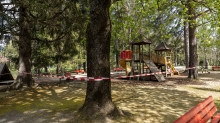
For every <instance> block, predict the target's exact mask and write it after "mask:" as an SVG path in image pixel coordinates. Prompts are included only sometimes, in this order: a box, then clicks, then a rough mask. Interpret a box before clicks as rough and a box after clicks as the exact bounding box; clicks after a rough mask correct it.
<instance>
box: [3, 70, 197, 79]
mask: <svg viewBox="0 0 220 123" xmlns="http://www.w3.org/2000/svg"><path fill="white" fill-rule="evenodd" d="M190 69H195V67H190V68H186V69H182V70H190ZM20 73H22V74H30V75H35V76H43V77H48V78H59V79H69V80H74V81H76V80H78V81H102V80H108V79H120V78H135V77H144V76H152V75H158V74H164V73H166V72H154V73H147V74H138V75H130V76H118V77H113V78H108V77H78V78H75V76H58V75H57V76H56V75H40V74H32V73H30V72H20ZM5 74H10V73H4V74H0V75H5Z"/></svg>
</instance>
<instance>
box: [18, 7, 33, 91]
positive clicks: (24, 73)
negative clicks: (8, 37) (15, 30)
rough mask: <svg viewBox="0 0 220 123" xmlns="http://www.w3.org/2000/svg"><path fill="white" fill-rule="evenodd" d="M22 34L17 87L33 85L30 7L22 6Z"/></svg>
mask: <svg viewBox="0 0 220 123" xmlns="http://www.w3.org/2000/svg"><path fill="white" fill-rule="evenodd" d="M19 9H20V11H19V12H20V21H19V25H20V35H19V42H18V46H19V68H18V71H19V73H18V76H17V82H16V86H15V88H19V87H22V86H23V84H27V86H28V87H31V86H32V85H33V81H32V75H31V74H30V73H31V37H30V26H29V21H28V17H29V15H28V9H27V8H26V7H23V6H21V7H20V8H19Z"/></svg>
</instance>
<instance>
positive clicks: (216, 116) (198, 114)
mask: <svg viewBox="0 0 220 123" xmlns="http://www.w3.org/2000/svg"><path fill="white" fill-rule="evenodd" d="M209 120H210V121H211V122H210V123H219V122H220V113H217V108H216V106H215V104H214V101H213V98H212V96H209V97H208V98H206V99H205V100H203V101H202V102H200V103H199V104H197V105H196V106H195V107H194V108H192V109H191V110H189V111H188V112H186V113H185V114H184V115H182V116H181V117H180V118H178V119H177V120H176V121H174V123H206V122H207V121H209Z"/></svg>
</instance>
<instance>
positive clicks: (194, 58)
mask: <svg viewBox="0 0 220 123" xmlns="http://www.w3.org/2000/svg"><path fill="white" fill-rule="evenodd" d="M192 2H193V1H192V0H188V8H189V10H188V12H189V47H190V51H189V52H190V59H189V66H190V67H191V68H192V67H194V69H190V70H189V74H188V78H191V76H192V75H193V78H194V79H197V78H198V70H197V66H198V55H197V42H196V16H195V8H194V7H193V5H192Z"/></svg>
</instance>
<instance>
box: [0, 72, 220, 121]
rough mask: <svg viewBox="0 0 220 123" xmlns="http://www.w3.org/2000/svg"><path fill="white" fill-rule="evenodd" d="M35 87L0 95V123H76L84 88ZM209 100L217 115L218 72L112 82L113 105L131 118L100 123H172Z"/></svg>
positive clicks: (45, 83)
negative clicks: (213, 105) (197, 105)
mask: <svg viewBox="0 0 220 123" xmlns="http://www.w3.org/2000/svg"><path fill="white" fill-rule="evenodd" d="M115 76H117V74H115ZM82 77H83V76H82ZM35 81H36V82H37V83H38V85H36V87H35V88H32V89H23V90H19V91H10V92H1V93H0V123H30V122H31V123H75V119H76V117H77V116H76V111H77V110H78V109H79V108H80V107H81V106H82V104H83V102H84V98H85V93H86V82H84V81H60V80H59V79H58V78H42V77H41V78H35ZM210 95H212V96H213V98H214V100H215V104H216V105H217V107H218V109H220V72H219V71H211V73H210V74H209V73H199V79H198V80H190V79H188V78H187V75H186V74H183V73H181V74H180V75H175V76H172V77H167V78H166V81H165V82H156V81H137V80H128V79H112V99H113V102H114V103H115V104H116V105H117V107H118V108H119V109H121V110H123V111H125V112H127V113H129V114H130V115H129V116H123V117H118V118H114V119H111V118H105V119H103V120H102V121H100V122H102V123H103V122H106V123H172V122H173V121H174V120H175V119H177V118H178V117H179V116H181V115H182V114H184V113H185V112H186V111H188V110H189V109H191V108H192V107H194V106H195V105H196V104H198V103H199V102H201V101H202V100H203V99H204V98H206V97H208V96H210ZM81 122H82V123H87V121H81Z"/></svg>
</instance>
